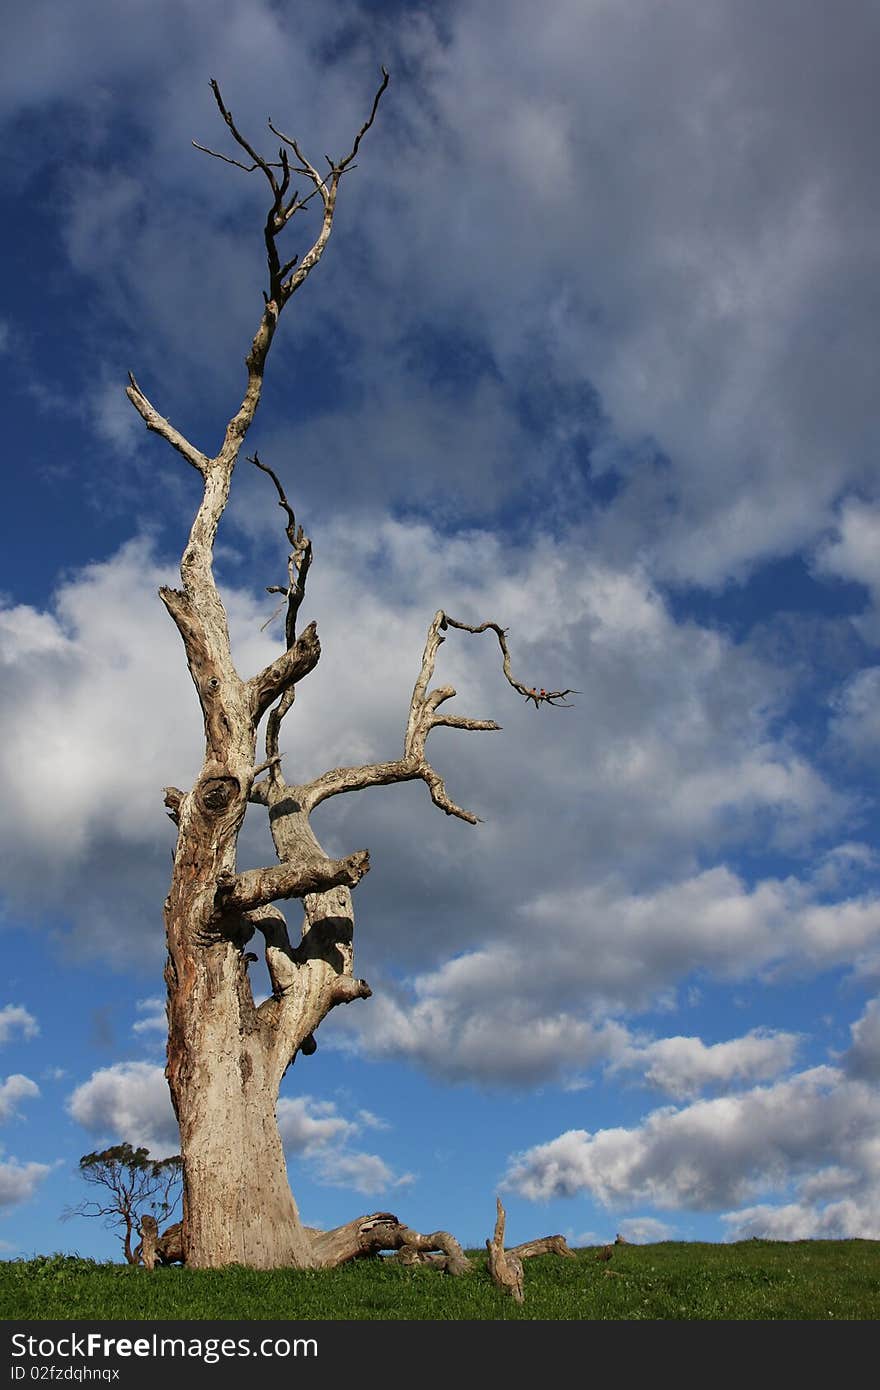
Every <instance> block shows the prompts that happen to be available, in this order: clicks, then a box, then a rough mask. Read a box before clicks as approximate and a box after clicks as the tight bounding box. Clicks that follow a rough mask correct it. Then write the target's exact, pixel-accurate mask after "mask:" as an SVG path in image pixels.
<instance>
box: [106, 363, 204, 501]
mask: <svg viewBox="0 0 880 1390" xmlns="http://www.w3.org/2000/svg"><path fill="white" fill-rule="evenodd" d="M128 380H129V383H130V384H129V385H128V386H126V388H125V394H126V395H127V396H128V399H129V400H130V401H131V403H132V405H133V406H134V408H135V410H136V411H137V413H138V414H139V415H140V417H141V419H142V420H143V422H144V424H145V425H146V427H147V429H148V430H152V431H153V432H154V433H155V434H160V435H161V436H162V438H163V439H166V440H167V441H168V443H169V444H171V445H172V447H173V448H175V449H176V450H177V452H178V453H179V454H182V455H183V457H184V458H185V459H186V461H187V463H191V464H192V466H193V468H195V469H197V470H198V471H199V473H201V474H202V476H204V475H205V474H206V473H207V471H208V464H209V459H208V456H207V454H203V453H202V451H201V450H200V449H197V448H196V447H195V445H193V444H190V442H189V440H188V439H186V438H185V437H184V436H183V435H182V434H181V433H180V431H179V430H176V429H175V428H174V426H173V425H172V424H170V422H169V421H168V420H166V419H165V416H164V415H160V414H159V412H158V410H157V409H156V408H155V406H153V405H151V404H150V402H149V401H148V400H147V398H146V396H145V395H144V393H143V391H142V390H141V388H140V387H139V386H138V384H137V382H136V381H135V379H134V377H133V376H132V374H131V372H129V374H128Z"/></svg>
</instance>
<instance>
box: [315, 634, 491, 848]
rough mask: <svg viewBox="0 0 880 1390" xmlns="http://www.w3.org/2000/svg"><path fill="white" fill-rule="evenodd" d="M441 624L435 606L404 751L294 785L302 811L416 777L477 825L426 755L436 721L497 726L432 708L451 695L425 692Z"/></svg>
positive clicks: (438, 802) (442, 690) (443, 689)
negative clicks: (348, 794)
mask: <svg viewBox="0 0 880 1390" xmlns="http://www.w3.org/2000/svg"><path fill="white" fill-rule="evenodd" d="M446 623H447V619H446V615H445V614H444V612H443V610H442V609H439V610H438V611H437V612H436V613H435V614H434V617H433V620H432V622H431V626H430V627H429V628H428V636H427V639H426V641H425V649H424V652H423V653H422V664H421V668H420V670H419V674H418V677H417V678H416V683H415V686H414V687H413V693H412V698H411V700H410V708H409V717H408V719H407V726H406V734H405V737H404V756H403V757H402V758H398V759H396V760H394V761H391V762H384V763H368V764H365V765H364V766H363V767H337V768H333V769H332V770H331V771H330V772H325V773H324V774H323V775H322V776H321V777H317V778H316V779H315V780H314V781H313V782H310V783H309V784H308V785H307V786H305V787H300V788H298V792H299V796H300V800H301V804H302V805H303V807H304V808H305V809H306V810H307V811H309V812H310V811H312V810H314V808H315V807H316V806H318V805H319V804H320V803H321V802H322V801H326V799H327V798H328V797H330V796H338V795H340V794H341V793H344V792H352V791H361V790H362V789H363V788H364V787H375V786H382V785H388V784H389V783H392V782H411V781H413V780H415V779H416V778H420V779H421V780H422V781H423V782H424V783H425V784H426V786H427V787H428V790H429V792H430V793H431V800H432V801H433V803H434V805H435V806H437V807H438V808H439V809H440V810H441V811H443V812H445V814H446V815H447V816H456V817H457V818H458V819H459V820H463V821H467V822H468V824H469V825H478V824H479V822H480V818H479V816H475V815H474V813H473V812H472V811H466V810H465V809H464V808H463V807H462V806H459V805H458V803H457V802H455V801H453V800H452V798H451V797H450V795H449V793H448V792H447V790H446V784H445V782H444V781H443V778H442V777H441V776H440V774H439V773H438V772H437V771H436V770H435V768H433V767H432V766H431V764H430V763H429V762H428V760H427V758H426V757H425V740H426V739H427V737H428V734H429V733H430V732H431V730H432V729H434V728H437V727H438V726H439V727H445V728H449V729H465V730H470V731H472V732H481V733H494V732H498V731H500V729H501V725H500V724H496V723H495V721H494V719H468V718H466V717H465V716H464V715H458V714H437V713H436V711H437V709H438V707H439V706H440V705H442V704H443V703H444V702H445V701H446V700H451V699H452V697H453V696H454V695H455V689H454V687H453V686H451V685H443V686H438V687H437V689H435V690H432V691H430V693H429V692H428V686H429V684H430V682H431V678H432V676H433V674H434V666H435V663H436V659H437V652H438V650H439V648H440V644H441V643H442V642H444V641H445V640H446V639H445V637H444V636H443V630H444V628H445V626H446Z"/></svg>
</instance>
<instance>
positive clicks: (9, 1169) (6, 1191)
mask: <svg viewBox="0 0 880 1390" xmlns="http://www.w3.org/2000/svg"><path fill="white" fill-rule="evenodd" d="M50 1171H51V1165H50V1164H48V1163H19V1161H18V1159H15V1158H10V1159H7V1160H5V1161H0V1207H13V1206H16V1205H17V1204H18V1203H19V1202H26V1201H28V1199H29V1198H31V1197H32V1196H33V1195H34V1193H35V1192H36V1190H37V1188H38V1187H39V1185H40V1183H41V1182H42V1181H43V1179H44V1178H45V1177H46V1175H47V1174H48V1173H49V1172H50Z"/></svg>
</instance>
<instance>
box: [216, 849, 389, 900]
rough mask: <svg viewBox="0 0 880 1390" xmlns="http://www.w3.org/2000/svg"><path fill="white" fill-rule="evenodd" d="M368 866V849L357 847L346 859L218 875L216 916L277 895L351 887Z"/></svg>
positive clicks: (284, 865)
mask: <svg viewBox="0 0 880 1390" xmlns="http://www.w3.org/2000/svg"><path fill="white" fill-rule="evenodd" d="M369 868H370V855H369V851H368V850H365V849H361V850H357V852H356V853H355V854H350V855H349V856H348V858H347V859H323V860H316V861H313V862H312V863H303V864H292V863H286V864H273V865H272V866H271V867H270V868H266V869H246V870H245V872H244V873H241V874H220V875H219V876H218V879H217V893H216V896H215V904H216V912H217V915H218V916H221V915H224V914H226V913H228V912H249V911H251V910H252V909H253V908H255V907H263V906H265V905H266V904H267V903H272V902H275V901H277V900H278V899H279V898H302V897H305V895H306V893H323V892H325V891H326V890H327V889H328V888H336V887H338V886H340V885H345V886H346V887H348V888H353V887H354V886H355V885H356V884H358V883H360V881H361V879H362V878H363V876H364V874H365V873H367V872H368V871H369Z"/></svg>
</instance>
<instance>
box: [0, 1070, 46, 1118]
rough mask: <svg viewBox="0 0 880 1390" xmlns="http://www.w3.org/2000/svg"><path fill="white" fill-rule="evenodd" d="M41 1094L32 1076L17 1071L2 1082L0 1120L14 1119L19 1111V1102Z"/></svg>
mask: <svg viewBox="0 0 880 1390" xmlns="http://www.w3.org/2000/svg"><path fill="white" fill-rule="evenodd" d="M39 1094H40V1088H39V1086H38V1085H37V1084H36V1082H35V1081H31V1079H30V1077H28V1076H22V1075H21V1073H20V1072H17V1073H16V1074H15V1075H14V1076H8V1077H7V1078H6V1080H5V1081H3V1082H0V1121H4V1120H9V1119H12V1117H13V1115H16V1114H17V1113H18V1102H19V1101H21V1100H32V1099H33V1097H34V1096H38V1095H39Z"/></svg>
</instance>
